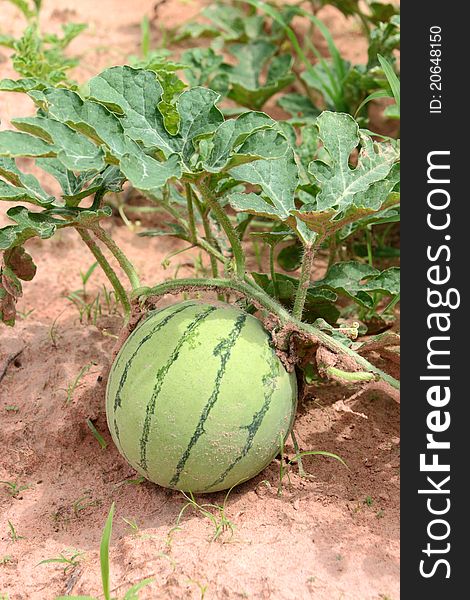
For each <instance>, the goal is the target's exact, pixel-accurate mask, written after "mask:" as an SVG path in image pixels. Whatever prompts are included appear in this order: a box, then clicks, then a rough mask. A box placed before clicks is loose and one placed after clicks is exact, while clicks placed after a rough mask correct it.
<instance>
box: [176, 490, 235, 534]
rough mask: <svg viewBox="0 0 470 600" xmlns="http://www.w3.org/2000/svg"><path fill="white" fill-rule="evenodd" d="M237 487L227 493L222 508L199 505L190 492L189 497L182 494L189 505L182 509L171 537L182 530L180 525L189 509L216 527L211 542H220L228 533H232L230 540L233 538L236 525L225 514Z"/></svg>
mask: <svg viewBox="0 0 470 600" xmlns="http://www.w3.org/2000/svg"><path fill="white" fill-rule="evenodd" d="M234 487H235V486H233V487H231V488H230V489H229V491H228V492H227V494H226V496H225V498H224V501H223V504H222V506H220V505H218V504H198V503H197V502H196V500H195V498H194V495H193V494H192V493H191V492H189V496H188V495H187V494H186V493H185V492H181V493H182V494H183V496H184V497H185V498H186V500H187V503H186V504H185V505H184V506H183V508H182V509H181V511H180V513H179V515H178V518H177V520H176V525H175V527H173V528H172V529H171V530H170V533H169V535H170V534H171V533H172V532H173V531H176V530H178V529H180V527H179V524H180V522H181V519H182V517H183V514H184V513H185V512H186V510H187V509H188V508H192V509H194V510H195V511H196V512H199V513H201V514H202V515H203V516H204V517H206V518H207V519H209V520H210V521H211V523H212V525H213V526H214V535H213V536H212V538H211V542H215V541H216V540H218V539H219V538H220V537H221V536H222V534H224V533H226V532H230V538H231V537H232V536H233V534H234V531H235V525H234V524H233V523H232V522H231V521H230V520H229V519H228V518H227V515H226V514H225V511H226V508H227V500H228V497H229V495H230V493H231V491H232V490H233V488H234Z"/></svg>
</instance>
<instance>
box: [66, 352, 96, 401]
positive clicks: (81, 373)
mask: <svg viewBox="0 0 470 600" xmlns="http://www.w3.org/2000/svg"><path fill="white" fill-rule="evenodd" d="M94 365H96V363H94V362H91V363H88V364H87V365H85V366H84V367H82V368H81V369H80V371H79V372H78V375H77V376H76V377H75V379H74V380H73V381H72V382H71V383H69V385H68V386H67V387H66V388H60V389H61V390H62V391H64V392H65V393H66V394H67V398H66V400H65V403H66V404H70V403H71V402H72V400H73V395H74V393H75V390H76V389H77V387H78V386H79V384H80V380H81V379H82V378H83V377H84V376H85V375H86V374H87V373H88V371H89V370H90V369H91V367H92V366H94Z"/></svg>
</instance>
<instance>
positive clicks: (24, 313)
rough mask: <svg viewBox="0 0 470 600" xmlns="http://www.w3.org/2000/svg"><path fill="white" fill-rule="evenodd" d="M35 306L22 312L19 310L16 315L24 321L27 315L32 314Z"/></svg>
mask: <svg viewBox="0 0 470 600" xmlns="http://www.w3.org/2000/svg"><path fill="white" fill-rule="evenodd" d="M35 310H36V309H35V308H31V309H30V310H26V311H24V312H21V311H20V310H18V311H17V314H18V316H19V317H20V318H21V319H23V321H25V320H26V319H27V318H28V317H29V315H31V314H33V312H34V311H35Z"/></svg>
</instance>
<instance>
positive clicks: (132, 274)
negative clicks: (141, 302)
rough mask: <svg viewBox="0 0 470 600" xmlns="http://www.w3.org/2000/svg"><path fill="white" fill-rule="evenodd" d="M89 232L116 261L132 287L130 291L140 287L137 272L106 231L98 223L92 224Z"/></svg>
mask: <svg viewBox="0 0 470 600" xmlns="http://www.w3.org/2000/svg"><path fill="white" fill-rule="evenodd" d="M90 229H91V231H93V233H94V234H95V235H96V237H97V238H98V239H99V240H100V241H101V242H103V244H104V245H105V246H106V247H107V248H108V250H109V251H110V252H111V254H112V255H113V256H114V258H115V259H116V260H117V261H118V263H119V266H120V267H121V269H122V270H123V271H124V273H125V274H126V275H127V278H128V279H129V282H130V284H131V286H132V289H133V290H135V289H137V288H139V287H140V281H139V276H138V275H137V271H136V270H135V267H134V265H133V264H132V263H131V261H130V260H129V259H128V258H127V256H126V255H125V254H124V252H123V251H122V250H121V248H119V246H118V245H117V244H116V242H115V241H114V240H113V239H112V237H111V236H109V235H108V234H107V233H106V231H105V230H104V229H103V228H102V227H101V225H99V224H98V223H93V224H92V225H90Z"/></svg>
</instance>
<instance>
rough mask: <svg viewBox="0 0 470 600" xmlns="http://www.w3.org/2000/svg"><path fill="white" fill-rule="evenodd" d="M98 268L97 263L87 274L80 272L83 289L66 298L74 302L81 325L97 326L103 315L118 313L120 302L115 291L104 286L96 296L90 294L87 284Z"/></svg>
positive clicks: (71, 293)
mask: <svg viewBox="0 0 470 600" xmlns="http://www.w3.org/2000/svg"><path fill="white" fill-rule="evenodd" d="M97 266H98V263H96V262H95V263H93V264H92V265H91V267H90V268H89V269H88V270H87V271H86V272H85V273H83V272H82V271H80V278H81V280H82V287H81V288H80V289H79V290H75V291H73V292H70V294H68V295H67V296H66V298H67V300H69V301H70V302H72V304H73V305H74V306H75V308H76V309H77V311H78V317H79V321H80V323H92V324H93V325H96V323H97V321H98V318H99V317H100V316H101V315H102V314H103V313H104V314H108V315H113V314H117V313H118V308H117V307H118V302H117V300H116V294H115V292H114V291H109V290H108V289H107V288H106V286H104V285H103V287H102V290H100V291H99V292H97V294H96V295H95V296H93V297H92V296H90V294H89V293H88V290H87V283H88V281H89V280H90V277H91V276H92V274H93V272H94V270H95V269H96V267H97Z"/></svg>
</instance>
